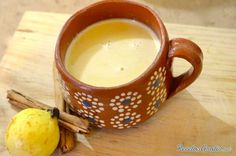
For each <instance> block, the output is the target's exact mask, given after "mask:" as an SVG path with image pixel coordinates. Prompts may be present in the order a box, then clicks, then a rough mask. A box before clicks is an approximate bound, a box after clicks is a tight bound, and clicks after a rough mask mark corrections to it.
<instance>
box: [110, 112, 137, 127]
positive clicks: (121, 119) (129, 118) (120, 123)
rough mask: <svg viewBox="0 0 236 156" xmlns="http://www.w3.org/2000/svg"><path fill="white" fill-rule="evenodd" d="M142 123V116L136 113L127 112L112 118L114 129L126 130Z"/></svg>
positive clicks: (111, 122)
mask: <svg viewBox="0 0 236 156" xmlns="http://www.w3.org/2000/svg"><path fill="white" fill-rule="evenodd" d="M140 121H141V114H137V113H136V112H133V113H132V112H126V113H120V114H119V115H116V116H114V117H112V118H111V120H110V124H111V125H112V127H113V128H117V129H124V128H130V127H131V126H135V125H136V124H137V123H139V122H140Z"/></svg>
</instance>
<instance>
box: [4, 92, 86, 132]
mask: <svg viewBox="0 0 236 156" xmlns="http://www.w3.org/2000/svg"><path fill="white" fill-rule="evenodd" d="M7 98H8V99H9V103H11V104H12V105H15V106H17V107H19V108H22V109H25V108H38V109H44V110H48V109H52V108H53V107H51V106H48V105H46V104H43V103H41V102H39V101H36V100H34V99H32V98H30V97H27V96H25V95H23V94H21V93H19V92H17V91H15V90H8V91H7ZM59 125H61V126H62V127H64V128H66V129H69V130H71V131H72V132H75V133H78V132H81V133H88V126H89V123H88V121H87V120H84V119H82V118H79V117H77V116H74V115H70V114H68V113H65V112H60V116H59Z"/></svg>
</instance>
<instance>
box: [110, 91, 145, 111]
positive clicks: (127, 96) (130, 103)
mask: <svg viewBox="0 0 236 156" xmlns="http://www.w3.org/2000/svg"><path fill="white" fill-rule="evenodd" d="M141 97H142V95H141V94H139V93H138V92H131V91H130V92H128V93H124V92H123V93H121V94H120V95H117V96H115V97H114V98H112V99H111V100H110V104H109V105H110V106H111V107H112V110H114V111H118V112H119V113H122V112H130V111H131V110H132V109H135V108H137V107H138V106H139V105H140V104H141V103H142V100H141Z"/></svg>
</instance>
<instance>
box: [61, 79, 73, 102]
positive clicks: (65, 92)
mask: <svg viewBox="0 0 236 156" xmlns="http://www.w3.org/2000/svg"><path fill="white" fill-rule="evenodd" d="M60 84H61V89H62V95H63V97H64V100H65V101H66V103H68V104H70V103H71V100H70V92H69V88H68V87H67V86H66V83H65V82H64V81H63V80H62V79H61V83H60Z"/></svg>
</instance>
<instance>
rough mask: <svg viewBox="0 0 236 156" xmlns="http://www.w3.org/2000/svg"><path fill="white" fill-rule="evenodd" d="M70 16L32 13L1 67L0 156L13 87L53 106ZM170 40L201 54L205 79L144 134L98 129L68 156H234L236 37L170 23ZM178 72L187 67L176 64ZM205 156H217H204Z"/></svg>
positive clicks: (174, 101)
mask: <svg viewBox="0 0 236 156" xmlns="http://www.w3.org/2000/svg"><path fill="white" fill-rule="evenodd" d="M69 16H70V15H67V14H56V13H43V12H26V13H25V15H24V16H23V18H22V20H21V22H20V24H19V26H18V28H17V30H16V32H15V34H14V37H13V39H12V41H11V42H10V45H9V48H8V50H7V52H6V54H5V56H4V57H3V59H2V60H1V62H0V95H1V96H0V123H1V126H0V140H1V141H0V155H7V152H6V149H5V147H4V142H3V140H4V132H5V128H6V126H7V123H8V122H9V121H10V119H11V117H12V116H13V115H14V114H15V113H16V111H15V108H12V107H10V106H9V104H8V103H7V100H6V98H5V97H6V90H7V89H11V88H14V89H16V90H19V91H21V92H23V93H24V94H26V95H29V96H31V97H33V98H35V99H37V100H40V101H42V102H44V103H47V104H50V105H53V104H54V87H53V72H52V66H53V56H54V47H55V43H56V39H57V36H58V33H59V32H60V29H61V27H62V25H63V24H64V22H65V21H66V20H67V19H68V17H69ZM166 27H167V30H168V32H169V36H170V38H173V37H185V38H188V39H191V40H193V41H194V42H196V43H197V44H199V46H200V47H201V48H202V50H203V53H204V66H203V72H202V74H201V76H200V77H199V78H198V79H197V81H196V82H194V84H192V85H191V86H190V87H188V88H187V89H186V90H184V91H183V92H181V93H179V94H178V95H176V96H175V97H173V98H171V99H169V100H168V101H167V102H166V103H165V105H164V106H163V107H162V108H161V110H160V111H159V112H158V113H157V114H156V115H155V116H154V117H152V118H151V119H150V120H148V121H147V122H145V123H144V124H142V125H140V126H139V127H138V128H132V129H128V130H122V131H118V130H109V129H102V130H100V129H96V130H93V131H92V133H91V134H90V135H89V136H87V139H88V142H89V143H90V145H91V146H92V149H93V150H91V148H88V147H86V146H85V145H83V144H78V145H77V147H76V148H75V149H74V150H73V151H72V152H70V153H68V154H66V155H86V156H88V155H105V156H106V155H112V156H114V155H135V156H136V155H163V156H168V155H171V156H172V155H181V156H182V155H193V154H195V155H198V154H199V153H193V152H183V151H178V150H177V145H178V144H183V145H184V146H186V147H187V146H192V145H196V146H202V145H204V144H205V145H208V146H212V145H219V146H223V147H231V148H232V151H231V152H230V153H225V152H217V153H216V154H220V155H229V154H230V155H236V118H235V116H236V105H235V103H236V96H235V95H236V53H235V51H236V44H235V41H236V30H234V29H219V28H207V27H200V26H188V25H179V24H170V23H166ZM174 65H175V68H174V69H175V72H176V73H181V72H182V71H184V70H186V68H187V67H188V64H187V63H186V62H184V61H182V60H177V61H176V63H175V64H174ZM201 155H212V154H210V153H209V152H201Z"/></svg>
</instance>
